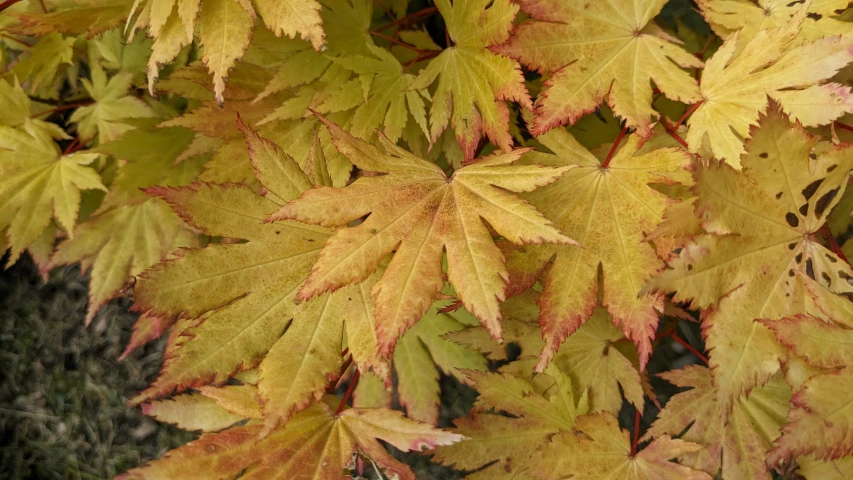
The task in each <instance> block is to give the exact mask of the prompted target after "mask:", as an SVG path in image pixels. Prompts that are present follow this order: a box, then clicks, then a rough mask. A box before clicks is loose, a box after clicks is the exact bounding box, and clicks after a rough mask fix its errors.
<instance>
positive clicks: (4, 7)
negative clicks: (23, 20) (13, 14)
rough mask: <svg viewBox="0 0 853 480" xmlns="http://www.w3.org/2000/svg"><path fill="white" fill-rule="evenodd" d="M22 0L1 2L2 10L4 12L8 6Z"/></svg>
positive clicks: (0, 9) (0, 8) (0, 7)
mask: <svg viewBox="0 0 853 480" xmlns="http://www.w3.org/2000/svg"><path fill="white" fill-rule="evenodd" d="M20 1H21V0H6V1H5V2H3V3H0V12H2V11H3V10H6V9H7V8H9V7H11V6H12V5H14V4H16V3H18V2H20Z"/></svg>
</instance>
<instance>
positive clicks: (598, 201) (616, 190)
mask: <svg viewBox="0 0 853 480" xmlns="http://www.w3.org/2000/svg"><path fill="white" fill-rule="evenodd" d="M538 140H539V141H541V142H542V143H543V144H544V145H545V146H546V147H548V148H549V149H550V150H551V151H553V152H554V154H546V153H539V152H534V153H530V154H527V155H526V156H525V157H524V158H523V159H522V163H531V164H541V165H547V166H551V167H562V168H566V167H573V168H572V169H571V170H570V171H568V172H567V173H566V174H565V175H563V176H562V177H561V178H560V179H559V180H557V181H556V182H554V183H553V184H552V185H548V186H547V187H544V188H541V189H539V190H537V191H535V192H533V193H531V194H528V195H527V198H528V199H530V201H531V203H532V204H533V205H534V206H535V207H537V208H538V209H539V210H540V211H541V212H542V213H543V214H544V215H545V216H546V218H548V219H551V220H552V221H554V224H555V226H556V227H557V228H559V229H560V230H561V231H562V232H564V233H566V235H568V236H570V237H572V238H574V239H576V240H577V241H579V242H580V243H581V245H582V246H583V248H577V247H575V246H565V247H562V246H561V247H552V246H547V247H544V248H545V249H548V251H549V252H550V251H554V252H556V259H555V260H554V264H553V266H552V267H551V269H550V270H549V272H548V275H547V278H546V280H545V289H544V291H543V293H542V297H541V298H540V300H539V304H540V306H541V307H542V313H541V317H540V324H541V325H542V337H543V339H545V347H544V348H543V349H542V352H541V354H540V356H539V358H540V362H539V364H538V365H537V370H539V371H542V369H544V367H545V365H547V363H548V361H550V359H551V357H552V356H553V355H554V353H555V352H556V351H557V349H558V348H559V346H560V344H561V343H562V342H563V341H564V340H565V339H566V337H567V336H569V335H571V334H572V333H574V332H575V331H576V330H577V329H578V328H579V327H580V326H581V325H583V324H584V322H586V321H587V320H588V319H589V317H590V316H591V315H592V312H593V309H595V307H596V306H598V305H599V292H598V285H599V283H601V284H602V285H603V292H602V293H603V300H602V302H601V304H602V305H603V306H604V307H605V308H606V309H607V310H608V312H610V314H611V315H612V317H613V323H614V324H615V325H617V326H618V327H620V328H621V329H622V331H624V332H625V335H626V336H627V337H628V338H629V339H631V340H632V341H633V342H634V343H635V344H636V345H637V348H638V350H639V352H640V368H641V369H642V368H645V365H646V362H647V361H648V358H649V355H650V354H651V341H652V338H653V337H654V333H655V329H656V328H657V324H658V312H660V311H662V310H663V297H662V295H660V294H651V295H649V294H642V295H639V294H640V291H641V290H642V288H643V285H644V284H645V282H646V281H647V280H648V279H649V278H650V277H651V276H652V275H654V274H655V273H656V272H658V271H660V270H662V269H663V267H664V263H663V262H662V261H661V260H660V259H658V257H657V255H656V254H655V251H654V248H652V246H651V245H649V244H647V243H643V238H644V237H645V235H646V233H649V232H651V231H653V230H654V229H655V228H656V227H657V225H658V224H659V223H660V222H661V221H662V217H663V213H664V209H665V208H666V206H667V205H668V204H670V203H672V201H671V200H669V199H668V198H667V197H666V196H665V195H663V194H662V193H660V192H657V191H655V190H654V189H652V188H651V187H650V186H649V184H650V183H661V182H667V183H668V181H667V180H666V179H665V177H664V176H665V175H667V174H669V173H672V172H678V171H681V170H683V169H684V168H685V167H686V166H687V165H688V163H689V158H688V157H687V155H686V154H685V153H684V152H683V151H682V150H678V149H675V148H663V149H656V150H652V151H651V152H648V153H644V154H639V155H635V153H636V152H637V150H638V148H639V146H640V139H639V138H638V137H637V136H631V137H629V138H628V139H627V141H626V142H625V145H623V146H622V148H621V149H620V150H619V151H618V152H617V153H616V154H615V155H614V156H613V157H612V159H611V161H610V162H609V163H608V164H607V166H606V167H604V166H603V165H604V162H603V161H601V160H599V159H598V158H596V157H595V156H594V155H593V154H592V153H590V152H589V151H588V150H587V149H585V148H584V147H582V146H581V145H580V144H579V143H578V142H577V140H575V138H574V137H572V135H571V134H569V133H568V132H567V131H565V130H564V129H555V130H552V131H550V132H548V133H547V134H545V135H542V136H540V137H538ZM541 248H543V247H528V248H527V249H526V250H527V252H532V255H531V258H530V259H529V260H527V261H526V262H525V260H526V257H527V256H528V253H527V252H525V253H518V252H513V253H511V254H510V260H511V261H512V262H514V263H516V264H518V263H526V264H527V265H526V266H525V267H524V268H532V267H531V266H530V263H531V262H532V263H538V262H541V261H543V260H544V261H547V260H548V258H549V257H550V254H547V255H540V254H538V253H536V250H537V249H541ZM516 256H518V257H520V258H514V257H516ZM599 268H600V269H601V271H602V274H603V276H602V278H600V279H599Z"/></svg>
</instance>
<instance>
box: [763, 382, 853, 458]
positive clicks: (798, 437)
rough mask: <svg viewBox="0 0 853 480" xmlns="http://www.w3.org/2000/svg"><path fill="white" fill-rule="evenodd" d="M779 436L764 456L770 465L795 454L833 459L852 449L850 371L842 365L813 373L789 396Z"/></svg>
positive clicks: (852, 412) (852, 389)
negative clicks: (830, 370)
mask: <svg viewBox="0 0 853 480" xmlns="http://www.w3.org/2000/svg"><path fill="white" fill-rule="evenodd" d="M791 404H792V408H791V410H790V411H789V412H788V418H787V422H786V425H785V427H784V428H783V429H782V436H781V437H779V439H777V440H776V442H775V446H774V448H773V450H772V451H771V452H770V455H769V456H768V458H767V463H768V464H769V465H775V464H777V463H779V462H781V461H782V460H784V459H786V458H788V457H791V456H798V455H805V454H811V455H813V456H814V458H816V459H819V460H836V459H838V458H841V457H843V456H844V455H846V454H848V453H849V452H850V451H851V449H853V370H851V368H850V367H844V368H842V369H840V370H837V371H835V372H832V373H827V374H821V375H815V376H813V377H812V378H810V379H808V380H806V382H805V384H804V385H803V386H802V387H801V388H800V390H799V391H797V392H796V393H795V394H794V397H793V398H792V399H791Z"/></svg>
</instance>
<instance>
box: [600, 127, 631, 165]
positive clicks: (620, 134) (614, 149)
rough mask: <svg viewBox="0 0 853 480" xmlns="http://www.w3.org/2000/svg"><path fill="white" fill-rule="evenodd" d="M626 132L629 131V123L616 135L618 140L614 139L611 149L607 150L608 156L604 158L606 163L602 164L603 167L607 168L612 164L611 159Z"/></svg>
mask: <svg viewBox="0 0 853 480" xmlns="http://www.w3.org/2000/svg"><path fill="white" fill-rule="evenodd" d="M626 133H628V124H627V123H626V124H625V126H623V127H622V130H621V131H620V132H619V135H617V136H616V140H614V141H613V146H612V147H610V151H609V152H607V158H605V159H604V163H602V164H601V168H607V167H608V166H610V160H612V159H613V155H614V154H615V153H616V149H617V148H619V144H620V143H622V139H623V138H624V137H625V134H626Z"/></svg>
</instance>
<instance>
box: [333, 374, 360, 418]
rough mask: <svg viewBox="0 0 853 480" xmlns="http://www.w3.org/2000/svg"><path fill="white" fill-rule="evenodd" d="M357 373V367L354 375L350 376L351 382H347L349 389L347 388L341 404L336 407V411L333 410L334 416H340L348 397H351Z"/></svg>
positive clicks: (356, 381)
mask: <svg viewBox="0 0 853 480" xmlns="http://www.w3.org/2000/svg"><path fill="white" fill-rule="evenodd" d="M358 376H359V371H358V367H356V369H355V373H354V374H353V375H352V380H350V382H349V387H347V391H346V393H344V398H342V399H341V404H340V405H338V409H337V410H335V415H340V413H341V412H342V411H344V407H345V406H346V404H347V402H348V401H349V399H350V397H352V392H353V391H354V390H355V384H356V383H358Z"/></svg>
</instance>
